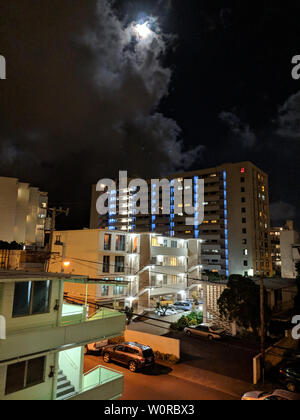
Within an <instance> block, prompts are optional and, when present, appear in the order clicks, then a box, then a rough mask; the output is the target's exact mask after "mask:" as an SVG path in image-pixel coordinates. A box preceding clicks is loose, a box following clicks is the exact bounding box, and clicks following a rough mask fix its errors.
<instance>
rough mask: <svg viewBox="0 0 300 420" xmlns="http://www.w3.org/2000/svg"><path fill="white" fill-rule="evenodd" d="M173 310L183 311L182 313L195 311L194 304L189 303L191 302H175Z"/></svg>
mask: <svg viewBox="0 0 300 420" xmlns="http://www.w3.org/2000/svg"><path fill="white" fill-rule="evenodd" d="M173 308H174V309H178V310H181V311H191V310H192V309H193V302H189V301H180V302H175V303H174V305H173Z"/></svg>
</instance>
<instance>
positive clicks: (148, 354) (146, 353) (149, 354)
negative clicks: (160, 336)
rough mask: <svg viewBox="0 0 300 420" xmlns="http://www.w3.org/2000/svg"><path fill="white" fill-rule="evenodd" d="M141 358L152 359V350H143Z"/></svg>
mask: <svg viewBox="0 0 300 420" xmlns="http://www.w3.org/2000/svg"><path fill="white" fill-rule="evenodd" d="M143 356H144V357H146V358H147V357H153V356H154V354H153V351H152V349H147V350H143Z"/></svg>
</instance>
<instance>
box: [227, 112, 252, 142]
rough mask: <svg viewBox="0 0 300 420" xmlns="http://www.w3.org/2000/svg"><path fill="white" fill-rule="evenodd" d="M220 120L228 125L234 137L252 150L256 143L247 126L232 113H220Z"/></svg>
mask: <svg viewBox="0 0 300 420" xmlns="http://www.w3.org/2000/svg"><path fill="white" fill-rule="evenodd" d="M219 117H220V120H221V121H223V122H224V123H225V124H227V125H228V127H229V128H230V130H231V132H232V134H233V135H234V137H235V138H236V139H237V140H239V141H240V142H241V144H242V145H243V146H244V147H245V148H247V149H252V148H253V147H254V145H255V143H256V140H257V138H256V135H255V133H253V131H251V129H250V126H249V125H248V124H245V123H243V122H242V121H241V120H240V119H239V117H238V116H237V115H236V114H234V113H232V112H225V111H223V112H221V113H220V116H219Z"/></svg>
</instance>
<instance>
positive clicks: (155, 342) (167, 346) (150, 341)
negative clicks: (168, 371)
mask: <svg viewBox="0 0 300 420" xmlns="http://www.w3.org/2000/svg"><path fill="white" fill-rule="evenodd" d="M124 337H125V341H132V342H137V343H140V344H144V345H146V346H150V347H151V348H152V349H153V351H159V352H160V353H164V354H172V355H174V356H176V357H177V358H178V359H180V340H175V339H173V338H167V337H162V336H159V335H152V334H145V333H141V332H139V331H132V330H126V331H125V333H124Z"/></svg>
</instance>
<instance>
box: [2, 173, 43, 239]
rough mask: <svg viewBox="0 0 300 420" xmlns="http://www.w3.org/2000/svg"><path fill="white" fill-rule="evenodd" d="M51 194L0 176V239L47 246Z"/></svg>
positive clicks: (14, 179)
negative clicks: (47, 219) (46, 230)
mask: <svg viewBox="0 0 300 420" xmlns="http://www.w3.org/2000/svg"><path fill="white" fill-rule="evenodd" d="M47 208H48V194H47V193H45V192H41V191H40V190H39V189H38V188H35V187H32V186H30V184H28V183H24V182H20V181H19V180H18V179H16V178H4V177H0V241H4V242H9V243H10V242H14V241H15V242H17V243H20V244H25V245H34V246H38V247H43V246H44V241H45V223H46V218H47Z"/></svg>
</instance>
